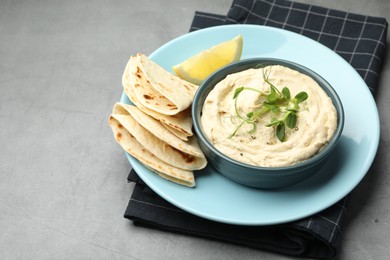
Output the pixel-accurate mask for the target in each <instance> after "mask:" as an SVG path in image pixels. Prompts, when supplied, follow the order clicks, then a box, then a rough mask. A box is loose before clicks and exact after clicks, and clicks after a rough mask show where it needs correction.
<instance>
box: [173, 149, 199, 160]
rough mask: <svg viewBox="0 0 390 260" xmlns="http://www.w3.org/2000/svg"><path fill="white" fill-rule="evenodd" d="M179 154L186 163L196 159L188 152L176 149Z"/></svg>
mask: <svg viewBox="0 0 390 260" xmlns="http://www.w3.org/2000/svg"><path fill="white" fill-rule="evenodd" d="M177 151H178V152H179V154H180V156H181V158H182V159H183V160H184V162H186V163H192V162H194V161H195V160H196V159H195V157H194V156H192V155H190V154H188V153H183V152H182V151H180V150H177Z"/></svg>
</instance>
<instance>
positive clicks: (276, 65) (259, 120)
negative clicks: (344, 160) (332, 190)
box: [192, 58, 344, 188]
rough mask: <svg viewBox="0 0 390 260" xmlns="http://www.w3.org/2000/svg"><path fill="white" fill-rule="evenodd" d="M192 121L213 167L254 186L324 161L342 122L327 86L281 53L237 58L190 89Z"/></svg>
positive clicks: (272, 184) (273, 184) (284, 181)
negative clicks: (276, 55)
mask: <svg viewBox="0 0 390 260" xmlns="http://www.w3.org/2000/svg"><path fill="white" fill-rule="evenodd" d="M192 120H193V125H194V131H195V133H196V134H197V137H198V141H199V145H200V148H201V149H202V150H203V152H204V153H205V155H206V157H207V158H208V162H209V164H210V165H211V166H212V167H213V168H214V169H215V170H216V171H217V172H219V173H220V174H222V175H224V176H225V177H227V178H229V179H231V180H233V181H236V182H238V183H240V184H243V185H246V186H251V187H256V188H281V187H286V186H289V185H293V184H296V183H298V182H300V181H303V180H305V179H307V178H308V177H310V176H312V175H313V174H315V173H316V172H318V171H319V170H320V168H321V167H322V166H323V165H324V163H326V161H327V159H328V158H329V156H330V155H331V153H332V151H334V148H335V147H336V145H337V143H338V141H339V139H340V136H341V133H342V130H343V126H344V110H343V106H342V103H341V100H340V98H339V97H338V95H337V93H336V91H335V90H334V89H333V88H332V86H331V85H330V84H329V83H328V82H327V81H326V80H325V79H324V78H322V77H321V76H320V75H318V74H317V73H316V72H314V71H313V70H311V69H309V68H306V67H305V66H302V65H300V64H297V63H294V62H290V61H287V60H282V59H274V58H253V59H245V60H241V61H238V62H235V63H232V64H230V65H227V66H226V67H224V68H222V69H220V70H218V71H216V72H215V73H213V74H212V75H210V76H209V77H208V78H207V79H206V80H205V81H204V82H203V83H202V85H201V86H200V87H199V89H198V90H197V92H196V94H195V97H194V102H193V104H192Z"/></svg>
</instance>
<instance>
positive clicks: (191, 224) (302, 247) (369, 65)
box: [125, 0, 387, 259]
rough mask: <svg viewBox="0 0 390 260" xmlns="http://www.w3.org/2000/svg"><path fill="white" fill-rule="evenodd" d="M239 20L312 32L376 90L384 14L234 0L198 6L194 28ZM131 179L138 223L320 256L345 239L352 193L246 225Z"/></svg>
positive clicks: (331, 253)
mask: <svg viewBox="0 0 390 260" xmlns="http://www.w3.org/2000/svg"><path fill="white" fill-rule="evenodd" d="M235 23H239V24H259V25H267V26H274V27H278V28H283V29H286V30H290V31H293V32H296V33H300V34H302V35H305V36H307V37H310V38H312V39H314V40H316V41H318V42H320V43H322V44H324V45H326V46H327V47H329V48H331V49H333V50H334V51H335V52H337V53H338V54H339V55H341V56H342V57H343V58H344V59H345V60H347V61H348V62H349V63H350V64H351V65H352V66H353V67H354V68H355V69H356V70H357V71H358V73H359V74H360V75H361V76H362V78H363V79H364V80H365V82H366V83H367V85H368V87H369V88H370V90H371V91H372V93H373V94H375V92H376V90H377V85H378V80H379V75H380V69H381V65H382V62H383V59H384V55H385V47H386V34H387V22H386V20H385V19H383V18H379V17H370V16H363V15H359V14H351V13H346V12H342V11H338V10H332V9H327V8H323V7H318V6H312V5H307V4H301V3H296V2H291V1H285V0H235V1H233V4H232V6H231V9H230V10H229V12H228V14H227V16H221V15H215V14H209V13H204V12H196V13H195V17H194V19H193V22H192V25H191V31H194V30H197V29H202V28H207V27H210V26H217V25H223V24H235ZM319 62H321V61H319ZM128 179H129V181H131V182H135V183H136V185H135V187H134V192H133V194H132V196H131V199H130V201H129V204H128V207H127V209H126V212H125V217H126V218H128V219H130V220H132V221H133V223H134V224H135V225H142V226H147V227H152V228H156V229H161V230H166V231H171V232H178V233H183V234H188V235H194V236H200V237H204V238H208V239H216V240H220V241H225V242H230V243H235V244H239V245H243V246H248V247H253V248H258V249H263V250H270V251H273V252H277V253H281V254H286V255H293V256H301V257H311V258H319V259H329V258H333V257H335V256H336V254H337V252H338V250H339V248H340V245H341V240H342V231H343V223H344V220H345V215H346V204H347V201H348V197H347V198H344V199H342V200H341V201H339V202H337V203H335V204H334V205H333V206H331V207H329V208H328V209H326V210H324V211H322V212H319V213H317V214H315V215H313V216H310V217H307V218H304V219H301V220H298V221H294V222H290V223H287V224H283V225H274V226H259V227H246V226H236V225H227V224H223V223H217V222H213V221H210V220H206V219H203V218H199V217H197V216H194V215H191V214H189V213H187V212H185V211H183V210H181V209H179V208H177V207H175V206H173V205H171V204H170V203H169V202H167V201H165V200H163V199H162V198H161V197H159V196H158V195H157V194H156V193H154V192H153V191H152V190H151V189H149V188H148V187H147V186H146V185H145V184H144V183H143V182H142V180H141V179H139V177H138V175H137V174H136V173H135V172H134V171H131V173H130V175H129V177H128Z"/></svg>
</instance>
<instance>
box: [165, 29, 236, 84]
mask: <svg viewBox="0 0 390 260" xmlns="http://www.w3.org/2000/svg"><path fill="white" fill-rule="evenodd" d="M242 45H243V40H242V36H241V35H238V36H236V37H234V38H233V39H231V40H227V41H224V42H221V43H219V44H217V45H215V46H213V47H211V48H209V49H207V50H203V51H201V52H199V53H197V54H195V55H194V56H192V57H190V58H188V59H187V60H185V61H183V62H182V63H179V64H177V65H175V66H173V67H172V69H173V71H174V72H175V73H176V74H177V75H178V76H179V77H180V78H182V79H184V80H186V81H189V82H191V83H193V84H196V85H200V84H201V83H202V82H203V80H205V79H206V78H207V77H208V76H209V75H210V74H211V73H213V72H214V71H216V70H217V69H219V68H221V67H223V66H225V65H228V64H229V63H232V62H234V61H238V60H239V59H240V58H241V53H242Z"/></svg>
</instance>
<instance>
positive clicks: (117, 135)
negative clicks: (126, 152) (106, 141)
mask: <svg viewBox="0 0 390 260" xmlns="http://www.w3.org/2000/svg"><path fill="white" fill-rule="evenodd" d="M121 138H122V133H119V132H118V133H117V134H116V139H117V140H118V141H119V140H120V139H121Z"/></svg>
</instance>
